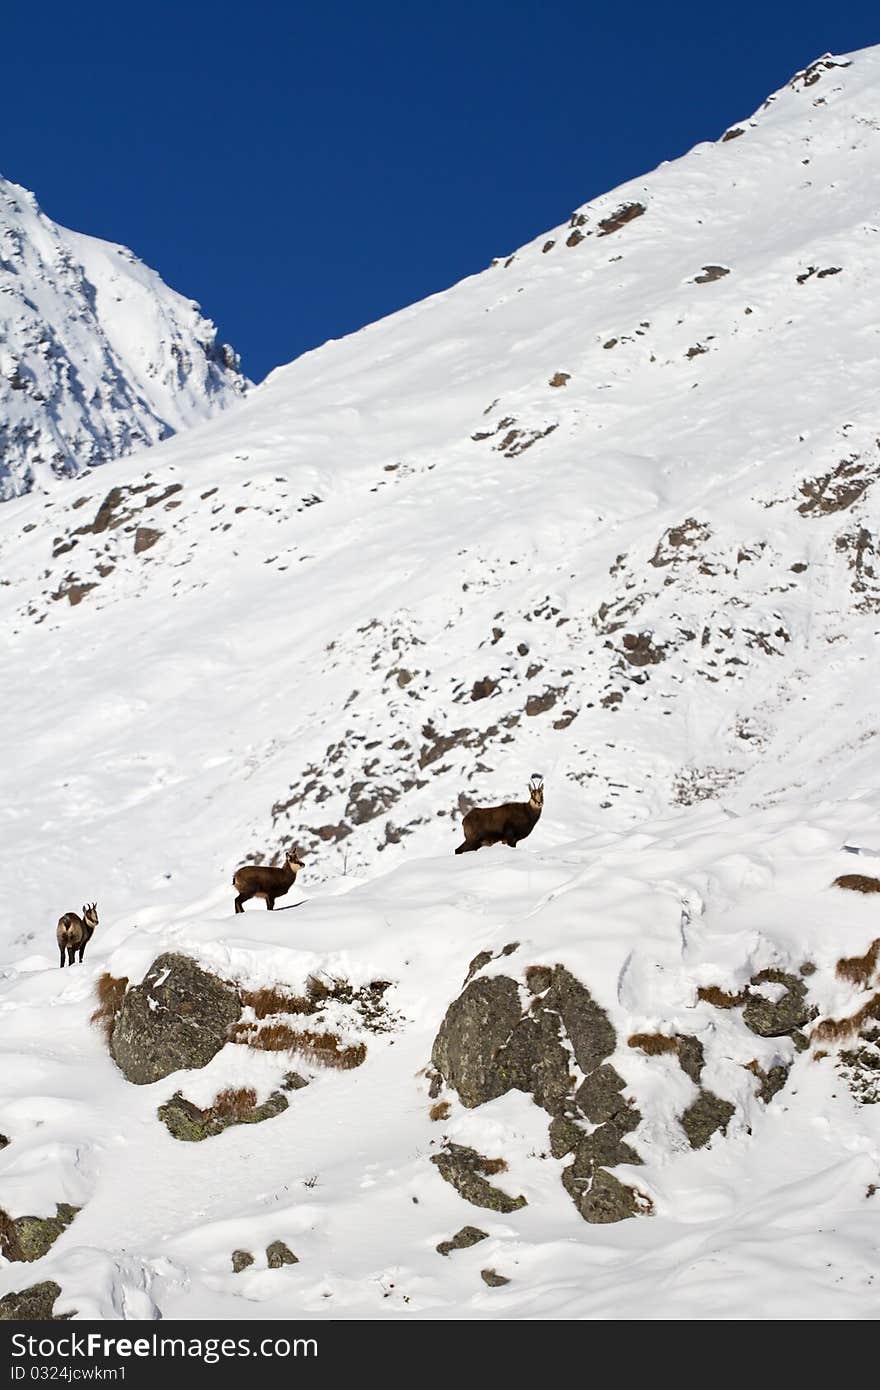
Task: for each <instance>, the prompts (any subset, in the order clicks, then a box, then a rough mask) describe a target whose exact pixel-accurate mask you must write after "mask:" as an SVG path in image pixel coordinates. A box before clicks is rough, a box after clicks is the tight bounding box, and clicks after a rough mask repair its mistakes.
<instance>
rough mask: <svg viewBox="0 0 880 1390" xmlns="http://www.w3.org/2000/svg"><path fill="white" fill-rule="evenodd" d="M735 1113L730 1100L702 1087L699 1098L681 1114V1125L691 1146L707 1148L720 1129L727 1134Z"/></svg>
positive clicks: (693, 1147)
mask: <svg viewBox="0 0 880 1390" xmlns="http://www.w3.org/2000/svg"><path fill="white" fill-rule="evenodd" d="M735 1113H736V1112H735V1107H734V1106H732V1105H731V1103H730V1101H729V1100H722V1099H721V1097H720V1096H716V1095H715V1093H714V1092H713V1091H706V1090H702V1089H701V1091H700V1094H699V1095H698V1096H697V1099H696V1100H695V1101H694V1103H693V1104H692V1105H689V1106H688V1108H687V1110H685V1112H684V1114H683V1115H682V1116H681V1127H682V1129H683V1130H684V1132H685V1134H686V1135H687V1137H688V1143H689V1144H690V1146H691V1148H692V1149H702V1148H705V1146H706V1145H707V1144H708V1142H709V1140H710V1139H711V1138H712V1135H713V1134H717V1133H718V1132H719V1130H720V1132H721V1133H722V1134H726V1133H727V1126H728V1124H729V1123H730V1121H731V1120H732V1119H733V1116H734V1114H735Z"/></svg>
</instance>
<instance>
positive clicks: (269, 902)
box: [266, 893, 275, 912]
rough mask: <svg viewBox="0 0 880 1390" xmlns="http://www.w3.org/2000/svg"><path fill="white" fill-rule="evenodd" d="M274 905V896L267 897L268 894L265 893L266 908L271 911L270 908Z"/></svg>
mask: <svg viewBox="0 0 880 1390" xmlns="http://www.w3.org/2000/svg"><path fill="white" fill-rule="evenodd" d="M274 906H275V899H274V898H270V897H269V894H268V893H267V894H266V907H267V908H268V910H269V911H270V912H271V911H272V909H273V908H274Z"/></svg>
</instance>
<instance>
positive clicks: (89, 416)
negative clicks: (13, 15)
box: [0, 178, 248, 501]
mask: <svg viewBox="0 0 880 1390" xmlns="http://www.w3.org/2000/svg"><path fill="white" fill-rule="evenodd" d="M247 385H248V383H247V381H246V379H245V378H244V377H243V376H242V374H241V372H240V370H239V364H238V357H237V356H236V354H235V353H234V352H233V350H232V348H230V347H229V346H228V345H227V344H225V343H220V342H218V341H217V332H216V329H215V328H214V325H213V324H212V323H211V322H210V320H209V319H206V318H204V317H203V316H202V314H201V313H200V312H199V306H198V304H196V303H195V301H194V300H192V299H185V298H184V297H183V296H182V295H179V294H177V293H176V292H175V291H174V290H171V289H169V288H168V286H167V285H166V284H164V282H163V281H162V279H161V278H160V277H159V276H158V275H157V274H156V272H155V271H153V270H150V269H149V267H148V266H145V265H144V264H143V262H142V261H139V260H138V258H137V257H136V256H135V255H134V254H133V253H132V252H131V251H129V250H128V249H127V248H126V247H124V246H116V245H113V244H112V243H111V242H107V241H100V240H98V239H97V238H96V237H90V236H83V235H81V234H79V233H77V232H71V231H68V230H67V228H65V227H60V226H58V224H57V223H55V222H53V221H51V219H50V218H48V217H47V216H46V215H45V214H44V213H43V212H41V210H40V208H39V207H38V205H37V201H36V199H35V198H34V195H33V194H32V193H29V192H28V190H27V189H25V188H20V187H19V186H18V185H17V184H14V183H10V182H8V181H7V180H6V179H3V178H0V501H6V500H8V499H9V498H10V497H14V496H18V495H19V494H21V493H26V492H29V491H31V490H32V489H34V488H36V489H38V490H45V489H46V488H47V487H49V486H51V484H52V483H53V482H54V481H55V480H56V479H57V478H69V477H73V476H76V475H77V474H79V473H81V472H82V471H83V469H84V468H86V467H89V466H94V465H96V464H100V463H106V462H107V461H108V460H110V459H115V458H118V457H120V456H121V455H123V454H130V453H131V452H132V451H133V450H136V449H140V448H142V447H143V446H144V445H146V444H152V443H155V441H156V440H159V439H166V438H168V437H169V436H170V435H172V434H174V433H176V432H177V431H179V430H181V429H185V428H187V427H188V426H189V425H193V424H197V423H199V422H201V421H203V420H206V419H208V417H209V416H211V415H213V414H215V413H216V412H217V411H219V410H221V409H223V408H225V407H226V406H228V405H230V404H231V403H233V402H236V401H238V400H239V399H240V397H241V396H242V395H243V394H244V391H245V388H246V387H247Z"/></svg>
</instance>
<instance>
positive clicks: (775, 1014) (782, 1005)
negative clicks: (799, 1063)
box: [743, 970, 815, 1038]
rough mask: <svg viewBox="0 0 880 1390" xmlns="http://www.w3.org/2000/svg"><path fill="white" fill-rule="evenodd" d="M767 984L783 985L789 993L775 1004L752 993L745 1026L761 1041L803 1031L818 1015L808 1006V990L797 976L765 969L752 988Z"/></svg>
mask: <svg viewBox="0 0 880 1390" xmlns="http://www.w3.org/2000/svg"><path fill="white" fill-rule="evenodd" d="M765 983H769V984H775V985H782V986H783V987H784V989H785V993H784V994H783V995H781V997H780V998H779V999H777V1000H775V1001H771V1000H769V999H764V998H762V996H761V995H760V994H754V993H750V995H749V998H748V1001H747V1003H746V1006H745V1008H744V1009H743V1023H744V1024H745V1025H746V1027H747V1028H750V1029H751V1030H752V1032H753V1033H757V1034H758V1036H759V1037H761V1038H779V1037H782V1036H783V1035H784V1034H787V1033H793V1032H794V1031H795V1029H796V1028H802V1027H803V1025H804V1024H805V1023H808V1022H809V1021H810V1019H811V1018H812V1017H813V1016H814V1014H815V1009H813V1008H811V1007H810V1005H809V1004H808V1003H807V987H806V985H805V984H804V982H803V980H799V979H798V977H797V975H789V974H787V973H786V972H785V971H784V970H762V971H761V972H760V973H759V974H758V975H755V977H754V979H753V980H752V981H751V984H752V986H755V985H762V984H765Z"/></svg>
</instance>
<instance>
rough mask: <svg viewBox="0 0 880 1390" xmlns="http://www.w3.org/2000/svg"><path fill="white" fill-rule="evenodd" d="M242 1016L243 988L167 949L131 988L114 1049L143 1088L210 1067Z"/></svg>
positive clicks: (124, 1069)
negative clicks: (179, 1072)
mask: <svg viewBox="0 0 880 1390" xmlns="http://www.w3.org/2000/svg"><path fill="white" fill-rule="evenodd" d="M240 1014H241V1000H240V998H239V995H238V992H237V990H235V989H234V988H232V987H231V986H230V985H227V984H225V983H224V982H223V981H222V980H218V979H217V977H216V975H212V974H211V973H210V971H208V970H203V969H202V967H201V966H199V965H196V963H195V961H193V960H190V959H189V957H188V956H181V955H176V954H174V953H167V954H165V955H161V956H159V957H158V958H157V959H156V960H155V961H153V964H152V965H151V966H150V968H149V970H148V971H147V974H146V976H145V977H144V980H143V983H142V984H139V985H135V986H134V988H132V989H129V990H128V991H127V993H126V995H125V998H124V999H123V1001H122V1007H121V1009H120V1011H119V1015H118V1017H117V1019H116V1022H115V1024H114V1026H113V1032H112V1034H111V1038H110V1052H111V1054H112V1056H113V1059H114V1061H115V1062H116V1064H117V1066H118V1067H119V1068H120V1070H121V1071H122V1072H123V1073H124V1075H125V1076H126V1078H127V1079H128V1080H129V1081H132V1082H134V1084H135V1085H137V1086H145V1085H149V1084H150V1082H152V1081H160V1080H161V1079H162V1077H163V1076H169V1075H170V1074H171V1073H172V1072H175V1071H185V1070H189V1069H190V1068H197V1067H204V1066H206V1065H207V1064H208V1062H210V1060H211V1058H212V1057H213V1056H214V1055H215V1053H217V1052H219V1050H220V1048H221V1047H222V1046H223V1044H224V1043H225V1042H226V1040H227V1034H228V1031H229V1028H230V1027H231V1025H232V1024H233V1023H235V1022H236V1021H237V1020H238V1018H239V1016H240Z"/></svg>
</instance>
